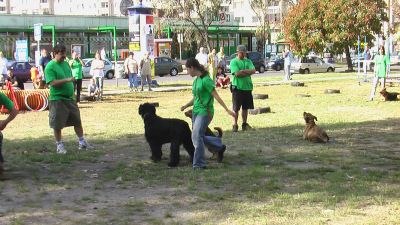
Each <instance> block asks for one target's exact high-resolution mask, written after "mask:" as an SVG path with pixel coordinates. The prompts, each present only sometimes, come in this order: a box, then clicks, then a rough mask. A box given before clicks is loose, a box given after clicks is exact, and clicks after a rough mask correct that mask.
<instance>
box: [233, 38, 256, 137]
mask: <svg viewBox="0 0 400 225" xmlns="http://www.w3.org/2000/svg"><path fill="white" fill-rule="evenodd" d="M246 51H247V48H246V46H244V45H238V46H237V57H236V58H234V59H233V60H232V61H231V63H230V68H231V74H232V77H233V79H232V85H231V91H232V102H233V111H234V112H235V118H234V124H233V128H232V131H233V132H237V131H238V129H239V126H238V117H239V111H240V108H242V120H243V123H242V130H243V131H245V130H248V129H251V128H252V127H251V126H250V125H249V124H248V123H247V116H248V114H249V112H248V110H249V109H254V102H253V95H252V91H253V82H252V80H251V75H253V74H254V73H255V72H256V70H255V67H254V65H253V62H252V61H251V60H250V59H248V58H246V57H245V55H246Z"/></svg>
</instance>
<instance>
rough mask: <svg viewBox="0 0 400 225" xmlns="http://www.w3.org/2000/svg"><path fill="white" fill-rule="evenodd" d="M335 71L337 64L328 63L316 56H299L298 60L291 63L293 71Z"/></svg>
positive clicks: (291, 70) (306, 72)
mask: <svg viewBox="0 0 400 225" xmlns="http://www.w3.org/2000/svg"><path fill="white" fill-rule="evenodd" d="M333 71H335V66H334V65H333V64H331V63H326V62H324V61H323V60H322V59H320V58H318V57H316V56H307V57H300V58H297V61H295V62H294V63H292V64H291V66H290V72H291V73H305V74H309V73H324V72H333Z"/></svg>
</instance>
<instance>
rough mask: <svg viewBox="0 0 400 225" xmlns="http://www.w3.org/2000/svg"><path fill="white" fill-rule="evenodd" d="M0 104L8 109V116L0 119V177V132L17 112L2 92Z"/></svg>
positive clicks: (0, 168) (0, 162)
mask: <svg viewBox="0 0 400 225" xmlns="http://www.w3.org/2000/svg"><path fill="white" fill-rule="evenodd" d="M0 105H4V106H5V107H6V109H7V110H8V111H9V114H8V117H7V118H6V119H5V120H0V178H1V177H2V176H3V171H4V168H3V164H4V158H3V154H2V153H1V150H2V146H3V133H2V132H1V131H2V130H4V129H5V128H6V126H7V124H8V123H9V122H11V121H12V120H13V119H14V118H15V117H16V116H17V114H18V111H17V110H16V109H15V107H14V103H13V102H12V101H11V100H10V99H9V98H8V97H7V96H6V95H5V94H3V93H0Z"/></svg>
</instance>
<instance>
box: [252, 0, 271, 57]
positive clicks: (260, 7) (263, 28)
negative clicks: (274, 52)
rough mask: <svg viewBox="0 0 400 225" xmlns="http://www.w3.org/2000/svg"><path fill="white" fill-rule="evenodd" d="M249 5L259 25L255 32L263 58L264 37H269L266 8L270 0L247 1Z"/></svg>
mask: <svg viewBox="0 0 400 225" xmlns="http://www.w3.org/2000/svg"><path fill="white" fill-rule="evenodd" d="M249 3H250V7H251V9H252V10H253V12H254V13H255V14H256V16H257V18H258V21H259V23H260V24H259V27H258V28H257V31H256V37H257V39H259V40H261V42H262V50H263V54H264V57H265V42H266V36H267V35H268V37H269V36H270V35H271V32H270V29H269V20H268V7H269V5H270V0H249Z"/></svg>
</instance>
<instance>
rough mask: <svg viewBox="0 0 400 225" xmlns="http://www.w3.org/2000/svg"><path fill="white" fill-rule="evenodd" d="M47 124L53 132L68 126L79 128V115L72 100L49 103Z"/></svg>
mask: <svg viewBox="0 0 400 225" xmlns="http://www.w3.org/2000/svg"><path fill="white" fill-rule="evenodd" d="M49 124H50V127H51V128H53V129H55V130H61V129H62V128H64V127H69V126H81V114H80V112H79V108H78V105H77V104H76V102H75V101H73V100H51V101H49Z"/></svg>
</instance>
